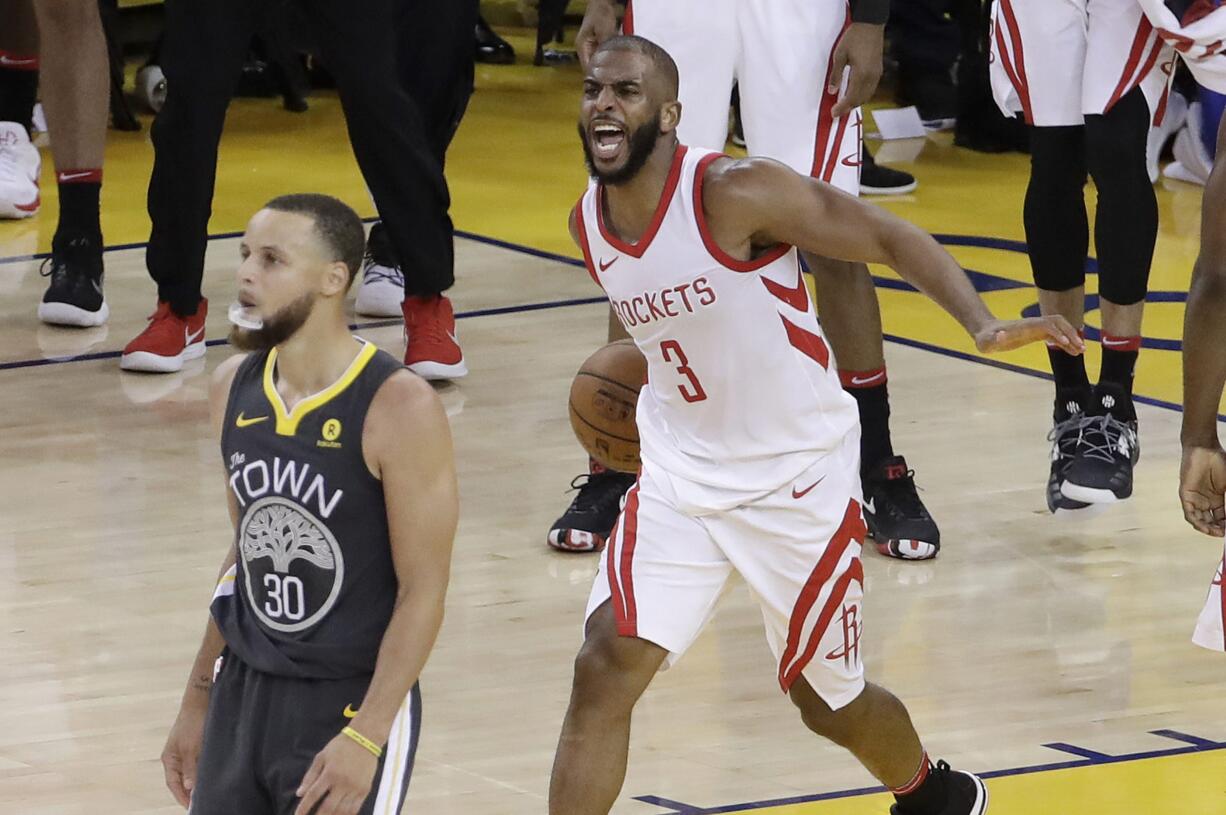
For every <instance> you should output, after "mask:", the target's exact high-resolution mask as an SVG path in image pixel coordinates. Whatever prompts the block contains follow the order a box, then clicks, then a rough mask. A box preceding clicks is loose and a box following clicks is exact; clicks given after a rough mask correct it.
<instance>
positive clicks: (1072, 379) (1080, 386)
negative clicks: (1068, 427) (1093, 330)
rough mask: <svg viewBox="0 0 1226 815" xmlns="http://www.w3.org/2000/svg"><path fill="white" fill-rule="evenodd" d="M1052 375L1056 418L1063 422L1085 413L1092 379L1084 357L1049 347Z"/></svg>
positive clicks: (1048, 355) (1048, 356)
mask: <svg viewBox="0 0 1226 815" xmlns="http://www.w3.org/2000/svg"><path fill="white" fill-rule="evenodd" d="M1047 358H1048V360H1050V362H1051V373H1052V376H1053V377H1054V378H1055V380H1056V408H1055V411H1054V418H1055V420H1056V421H1057V422H1062V421H1064V420H1065V419H1067V418H1068V417H1069V416H1072V415H1073V414H1074V413H1079V412H1081V411H1084V410H1085V408H1086V402H1087V401H1088V399H1089V396H1090V378H1089V377H1088V376H1087V375H1086V362H1085V358H1084V357H1080V356H1076V357H1075V356H1073V355H1072V354H1067V353H1065V352H1064V351H1063V350H1061V349H1060V348H1055V347H1052V346H1050V345H1049V346H1048V347H1047Z"/></svg>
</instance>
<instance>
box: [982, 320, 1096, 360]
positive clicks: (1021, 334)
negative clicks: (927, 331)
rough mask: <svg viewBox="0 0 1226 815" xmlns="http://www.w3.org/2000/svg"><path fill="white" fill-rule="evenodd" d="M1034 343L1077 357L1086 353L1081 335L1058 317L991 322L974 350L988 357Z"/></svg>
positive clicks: (1066, 321) (985, 327)
mask: <svg viewBox="0 0 1226 815" xmlns="http://www.w3.org/2000/svg"><path fill="white" fill-rule="evenodd" d="M1032 342H1049V343H1051V344H1053V345H1055V346H1057V347H1058V348H1060V349H1061V350H1063V351H1064V352H1065V353H1068V354H1073V355H1074V356H1076V355H1078V354H1081V353H1082V352H1083V351H1085V349H1086V347H1085V342H1084V341H1083V340H1082V339H1081V335H1079V334H1078V333H1077V332H1076V331H1074V330H1073V327H1072V326H1071V325H1069V321H1068V320H1066V319H1064V318H1063V317H1061V316H1060V315H1059V314H1053V315H1051V316H1048V317H1027V318H1026V319H1024V320H992V321H991V322H989V323H988V324H987V325H985V326H984V327H983V328H981V329H980V330H979V331H978V332H977V333H976V334H975V347H976V348H978V349H979V350H980V351H981V352H983V353H985V354H993V353H999V352H1001V351H1012V350H1013V349H1014V348H1021V347H1022V346H1023V345H1029V344H1030V343H1032Z"/></svg>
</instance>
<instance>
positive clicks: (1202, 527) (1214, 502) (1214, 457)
mask: <svg viewBox="0 0 1226 815" xmlns="http://www.w3.org/2000/svg"><path fill="white" fill-rule="evenodd" d="M1179 503H1180V504H1181V505H1183V517H1184V519H1185V520H1186V521H1187V522H1188V523H1190V524H1192V526H1193V527H1195V528H1196V531H1197V532H1203V533H1205V534H1206V535H1212V536H1213V537H1215V538H1221V537H1226V452H1222V448H1221V447H1196V446H1185V447H1184V448H1183V461H1182V462H1181V463H1180V467H1179Z"/></svg>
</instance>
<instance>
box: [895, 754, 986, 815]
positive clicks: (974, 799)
mask: <svg viewBox="0 0 1226 815" xmlns="http://www.w3.org/2000/svg"><path fill="white" fill-rule="evenodd" d="M929 773H930V775H929V778H930V779H932V781H935V782H936V783H939V784H941V785H943V786H944V788H945V807H944V808H943V809H941V810H940V812H939V813H937V815H984V813H985V812H987V811H988V788H987V787H986V786H984V784H983V779H981V778H980V777H979V776H977V775H975V774H973V773H968V772H965V771H963V770H953V769H950V767H949V765H948V764H946V763H945V762H944V761H938V762H937V763H936V764H935V765H933V767H932V769H930V770H929ZM890 815H919V813H915V812H913V811H912V810H911V809H910V808H907V807H906V806H905V805H904V804H902V803H897V804H894V805H893V806H891V807H890Z"/></svg>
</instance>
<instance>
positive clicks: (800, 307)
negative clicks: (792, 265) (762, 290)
mask: <svg viewBox="0 0 1226 815" xmlns="http://www.w3.org/2000/svg"><path fill="white" fill-rule="evenodd" d="M759 279H760V280H761V281H762V285H763V286H766V290H767V291H768V292H770V293H771V294H773V295H774V296H776V297H778V298H779V299H780V300H782V301H783V302H785V303H787V304H788V305H789V306H791V307H792V308H794V309H796V310H797V311H803V312H805V313H808V311H809V288H808V287H807V286H806V285H805V276H804V274H803V273H802V272H801V271H800V265H799V264H797V266H796V285H795V287H793V288H789V287H787V286H783V285H780V284H779V283H776V282H775V281H773V280H771V279H770V278H769V277H766V276H763V277H761V278H759Z"/></svg>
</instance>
